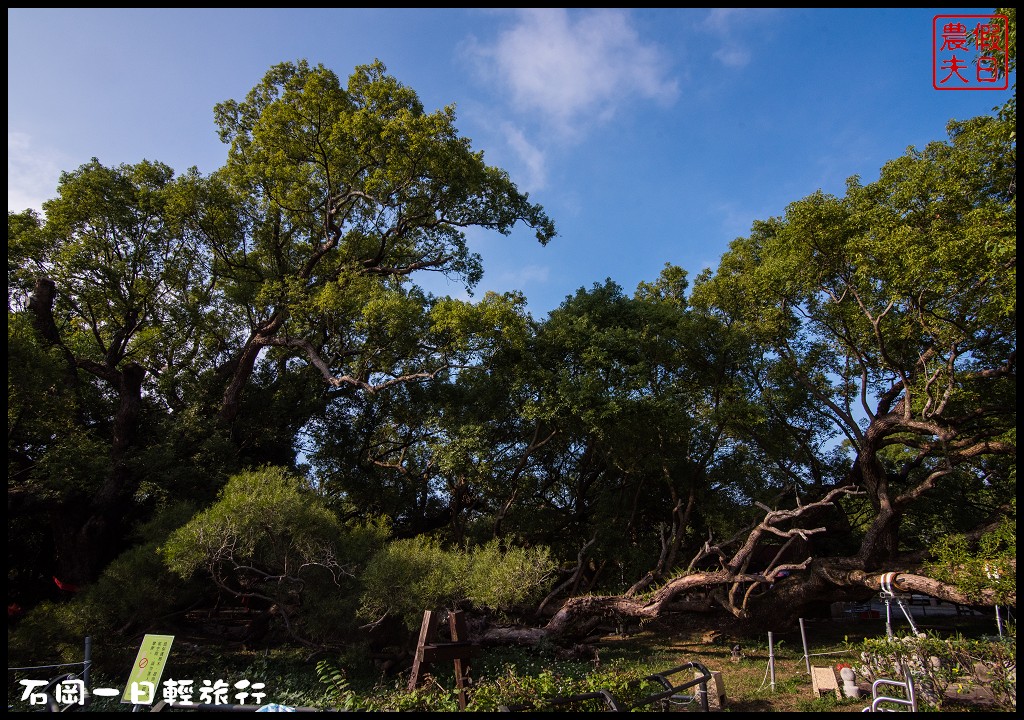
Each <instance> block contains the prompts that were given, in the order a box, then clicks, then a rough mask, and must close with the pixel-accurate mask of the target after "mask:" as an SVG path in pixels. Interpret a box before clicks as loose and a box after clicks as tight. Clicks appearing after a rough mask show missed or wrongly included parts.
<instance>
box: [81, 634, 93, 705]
mask: <svg viewBox="0 0 1024 720" xmlns="http://www.w3.org/2000/svg"><path fill="white" fill-rule="evenodd" d="M83 665H85V669H84V670H83V671H82V682H84V683H85V697H86V698H88V699H89V700H91V695H90V694H89V675H90V673H91V671H92V638H91V637H89V636H88V635H86V636H85V662H84V663H83Z"/></svg>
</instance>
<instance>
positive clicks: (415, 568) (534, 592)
mask: <svg viewBox="0 0 1024 720" xmlns="http://www.w3.org/2000/svg"><path fill="white" fill-rule="evenodd" d="M552 570H553V563H552V561H551V559H550V558H549V556H548V551H547V549H546V548H542V547H541V548H532V549H529V548H521V547H507V548H502V547H501V546H500V544H499V543H498V541H493V542H491V543H488V544H487V545H485V546H483V547H481V548H471V549H468V550H462V549H450V550H449V549H445V548H443V547H442V546H441V544H440V543H439V542H438V541H436V540H433V539H430V538H428V537H424V536H420V537H416V538H410V539H408V540H396V541H394V542H391V543H389V544H388V545H387V546H386V547H385V548H383V549H382V550H381V551H380V552H379V553H378V554H377V555H375V556H374V557H373V559H372V560H371V561H370V562H369V564H368V565H367V567H366V571H365V572H364V573H363V575H362V580H363V584H364V586H365V590H364V592H363V596H362V604H361V606H360V608H359V615H360V616H361V617H363V618H366V619H369V620H373V621H378V620H381V619H383V618H384V617H385V616H387V615H392V616H396V617H400V618H401V619H402V620H403V621H404V622H405V624H406V626H407V627H408V628H409V629H410V630H412V629H415V628H417V627H419V624H420V621H421V620H422V618H423V611H424V609H441V608H448V609H455V608H456V607H457V606H458V605H459V603H461V602H463V601H470V602H472V603H474V604H476V605H479V606H481V607H486V608H489V609H491V610H494V611H498V612H512V611H514V610H517V609H520V608H521V607H522V606H523V605H524V604H525V603H527V602H528V601H530V600H535V599H537V597H538V596H539V595H540V593H541V592H542V591H543V590H544V589H545V587H546V583H547V581H548V579H549V577H550V574H551V571H552ZM395 587H401V588H402V592H400V593H396V592H395V591H394V588H395Z"/></svg>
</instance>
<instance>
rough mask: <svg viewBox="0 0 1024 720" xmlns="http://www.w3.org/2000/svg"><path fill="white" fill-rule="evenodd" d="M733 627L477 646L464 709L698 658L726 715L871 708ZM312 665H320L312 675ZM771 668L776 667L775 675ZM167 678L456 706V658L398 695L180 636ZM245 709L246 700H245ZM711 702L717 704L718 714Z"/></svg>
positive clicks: (113, 703)
mask: <svg viewBox="0 0 1024 720" xmlns="http://www.w3.org/2000/svg"><path fill="white" fill-rule="evenodd" d="M712 622H714V623H715V624H717V626H718V627H717V628H714V630H715V632H714V633H712V635H713V637H711V636H709V633H708V627H709V623H712ZM954 622H956V620H955V619H954ZM989 624H990V623H989ZM734 625H735V623H733V622H730V621H729V620H728V619H724V618H719V619H718V620H717V621H712V620H710V619H709V618H708V617H706V616H692V615H691V616H683V615H680V616H668V617H665V618H661V619H659V620H656V621H654V622H651V623H648V624H647V625H645V626H644V627H642V628H638V629H637V630H636V631H634V632H632V633H630V634H627V635H617V634H609V635H604V636H602V637H600V639H599V640H598V641H597V642H596V644H595V645H594V646H593V647H596V649H597V655H596V657H593V656H589V657H578V658H572V657H566V656H565V653H564V651H563V650H562V649H560V648H556V647H554V646H551V645H547V644H542V645H540V646H538V647H535V648H516V647H505V648H485V649H484V650H483V652H482V653H481V655H480V656H478V657H477V658H474V659H473V660H472V662H471V676H472V678H473V680H474V688H473V690H472V693H471V695H470V703H469V705H468V706H467V708H466V709H467V710H470V711H473V710H476V711H493V710H497V709H498V708H499V706H501V705H508V706H515V705H517V704H519V705H520V706H523V707H524V709H525V706H526V705H533V706H540V708H539V709H544V707H545V706H546V707H547V708H549V709H550V708H551V704H550V701H551V699H552V698H555V697H562V698H565V697H570V696H578V695H591V696H592V695H594V694H596V693H597V692H599V691H601V690H607V691H609V692H611V694H612V696H613V697H614V698H616V699H617V700H618V701H619V702H620V703H622V704H624V705H626V706H627V707H636V706H637V704H638V703H641V702H642V700H643V698H646V697H649V696H650V695H652V694H654V693H658V692H663V691H664V688H663V687H662V686H660V685H659V684H657V683H656V682H654V681H651V680H648V679H645V678H646V677H647V676H649V675H651V674H655V673H665V672H667V671H668V670H670V669H673V668H677V667H679V666H681V665H684V664H686V663H699V664H701V665H703V666H705V667H707V668H708V669H710V670H712V671H718V672H720V673H721V675H722V680H723V682H724V686H725V688H724V689H725V693H726V697H727V700H726V704H725V707H724V708H721V709H722V710H724V711H726V712H860V711H862V709H863V708H864V707H865V706H867V705H869V704H870V690H869V687H870V686H869V685H868V684H867V683H866V682H864V681H863V679H862V678H858V680H860V681H861V682H859V683H858V684H859V685H860V687H861V688H862V690H863V696H862V697H861V698H860V699H846V698H842V699H837V698H836V697H835V695H834V694H826V695H824V696H822V697H815V696H814V691H813V688H812V683H811V679H810V676H809V674H808V672H807V663H806V661H805V659H804V650H803V645H802V641H801V636H800V632H799V628H790V629H787V630H783V631H780V632H778V633H774V632H773V634H772V646H771V647H769V644H768V634H767V632H764V633H757V634H746V635H743V634H739V633H737V632H733V631H731V630H730V628H731V627H733V626H734ZM806 628H807V640H808V644H809V652H810V653H811V654H812V657H811V664H812V665H815V666H826V667H831V666H835V664H836V663H838V662H848V663H850V664H851V665H853V666H855V667H856V665H857V663H858V662H859V657H858V651H857V644H858V643H859V642H860V640H861V639H863V638H865V637H878V636H880V635H884V632H885V628H884V624H883V622H880V621H878V620H875V621H861V622H857V621H848V622H843V623H839V622H826V621H822V622H810V621H808V622H807V623H806ZM954 629H955V630H958V631H960V632H962V633H964V634H965V635H968V634H970V633H971V632H972V631H974V630H973V629H972V628H971V627H970V626H969V625H967V624H966V623H965V621H964V620H963V619H960V620H959V625H958V626H957V627H956V628H953V627H950V628H948V629H947V630H948V631H949V632H952V631H953V630H954ZM937 631H942V629H941V628H939V629H938V630H937ZM976 632H977V633H978V634H982V633H990V632H991V628H989V627H988V624H986V625H985V626H984V627H979V628H977V629H976ZM95 642H96V641H95V640H94V644H95ZM735 644H739V645H740V647H741V650H742V657H741V659H739V660H737V661H734V660H733V659H732V657H731V654H732V653H731V648H732V647H733V645H735ZM137 648H138V645H135V646H134V647H129V646H125V647H124V648H122V649H120V651H119V652H116V653H110V652H108V653H107V654H108V655H115V656H118V657H121V658H126V660H125V661H124V663H120V664H125V663H128V664H130V663H131V661H132V659H133V658H134V657H135V651H136V650H137ZM318 660H324V661H325V662H323V663H322V664H321V665H320V667H319V672H318ZM770 665H773V667H774V677H773V675H772V673H771V672H770ZM117 666H118V663H111V662H109V661H108V662H106V663H105V664H104V665H103V666H102V667H100V666H98V667H97V668H96V670H95V672H94V674H93V682H92V686H93V687H104V686H109V687H123V681H124V678H125V677H127V674H128V670H129V669H130V668H129V667H128V666H126V667H124V668H123V670H122V669H119V668H118V667H117ZM326 671H332V672H326ZM690 672H691V671H690V670H687V671H683V672H681V673H679V674H678V675H674V676H672V677H671V678H670V679H671V681H672V682H673V683H674V684H676V685H678V684H682V683H684V682H685V681H687V680H688V679H689V678H690V677H691V676H690V675H689V673H690ZM330 677H333V680H331V679H329V678H330ZM169 678H173V679H183V678H190V679H192V680H193V681H194V685H195V687H196V688H197V689H198V688H199V687H200V686H201V685H202V681H203V680H209V681H211V682H213V681H215V680H218V679H222V680H224V681H226V682H227V683H228V684H229V686H230V685H233V684H234V683H236V682H239V681H240V680H243V679H247V680H249V681H251V682H262V683H264V684H265V686H266V687H265V691H266V693H267V695H266V698H265V699H263V700H262V702H264V703H267V702H276V703H280V704H283V705H290V706H305V707H315V708H338V707H342V706H345V705H346V704H347V705H348V706H349V708H350V709H362V710H369V711H383V710H405V711H411V710H415V711H434V712H438V711H453V710H458V709H459V704H458V699H457V695H456V691H455V680H454V673H453V670H452V663H450V662H446V663H437V664H435V665H433V666H430V667H429V668H428V673H427V674H426V676H425V677H424V682H423V683H421V686H420V688H418V689H417V690H416V691H415V692H412V693H410V692H408V691H407V689H406V684H407V682H408V668H407V667H406V668H404V669H403V671H402V672H398V673H395V674H387V673H385V672H382V671H381V670H379V669H377V667H376V666H374V665H373V663H372V662H370V661H368V660H366V659H365V658H364V657H363V656H361V655H360V654H359V653H358V652H355V651H353V652H351V653H349V654H347V655H331V656H327V657H325V658H322V657H321V658H314V657H311V656H310V652H309V650H308V649H303V648H295V647H287V646H277V647H268V648H264V649H262V650H253V649H248V650H247V649H243V648H240V647H238V646H234V647H232V646H227V645H225V644H224V643H210V644H204V643H196V642H190V641H188V640H187V639H184V638H181V639H178V640H176V641H175V644H174V646H173V647H172V650H171V657H170V661H169V663H168V666H167V668H166V670H165V672H164V674H163V680H165V681H166V680H167V679H169ZM773 680H774V682H773ZM9 681H10V678H9ZM22 690H23V688H21V687H17V688H16V689H11V687H10V682H9V703H8V705H9V709H11V710H16V711H17V710H29V709H38V708H30V707H28V705H27V703H19V702H18V699H19V698H20V695H21V692H22ZM235 692H237V691H236V690H234V689H231V691H230V693H231V694H234V693H235ZM686 692H687V693H692V692H693V691H692V690H690V691H686ZM198 699H199V698H198V694H197V696H195V697H193V701H197V700H198ZM968 700H969V699H967V698H965V700H964V702H950V703H948V704H945V705H944V706H943V708H942V709H943V711H957V712H963V711H992V709H993V708H991V707H990V706H989V707H986V706H985V705H984V704H983V703H979V702H977V698H973V700H970V701H968ZM231 702H234V700H231ZM249 702H250V704H251V703H252V700H251V699H250V700H249ZM714 705H715V704H713V709H718V708H715V707H714ZM129 709H130V706H128V705H121V704H120V703H119V702H117V699H116V698H115V699H101V698H97V699H96V701H95V702H94V703H93V705H92V707H91V708H90V710H97V711H99V710H102V711H127V710H129ZM559 709H572V710H582V711H602V710H607V709H609V708H608V706H607V702H606V701H605V700H603V699H602V698H600V697H598V698H596V699H589V700H586V701H582V700H581V701H579V702H577V703H574V704H573V705H572V706H571V707H570V706H562V707H559ZM642 709H648V710H657V709H659V708H658V707H657V706H647V707H644V708H642ZM670 709H672V710H682V711H687V710H695V709H698V706H697V704H696V703H690V704H687V705H676V704H673V705H671V706H670Z"/></svg>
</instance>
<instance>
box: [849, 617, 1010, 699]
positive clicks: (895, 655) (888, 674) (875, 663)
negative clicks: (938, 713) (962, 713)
mask: <svg viewBox="0 0 1024 720" xmlns="http://www.w3.org/2000/svg"><path fill="white" fill-rule="evenodd" d="M1016 645H1017V643H1016V638H1015V637H1007V638H994V639H987V640H974V639H965V638H963V637H960V636H957V637H954V638H946V639H943V638H937V637H930V636H926V635H919V636H917V637H913V636H909V637H903V638H878V639H868V640H865V641H864V645H863V651H862V652H861V660H862V661H863V663H864V664H863V666H862V667H861V668H859V672H860V673H861V674H862V675H863V676H864V677H866V678H867V679H868V680H870V681H872V682H873V681H875V680H877V679H880V678H888V679H891V680H897V681H902V680H903V678H904V671H903V668H906V670H907V672H908V673H909V674H910V676H911V677H912V678H913V681H914V687H915V688H916V689H917V693H918V697H919V699H920V700H921V701H922V702H923V703H925V704H927V705H930V706H932V707H935V708H941V707H942V704H943V702H944V699H945V695H946V692H947V691H948V690H949V689H950V688H952V687H955V688H956V689H957V690H963V689H964V688H966V687H978V688H982V689H984V690H986V691H987V692H989V693H990V694H991V699H992V701H993V702H994V703H995V704H996V705H997V706H998V707H999V708H1001V709H1003V710H1012V709H1014V708H1016V706H1017V660H1016Z"/></svg>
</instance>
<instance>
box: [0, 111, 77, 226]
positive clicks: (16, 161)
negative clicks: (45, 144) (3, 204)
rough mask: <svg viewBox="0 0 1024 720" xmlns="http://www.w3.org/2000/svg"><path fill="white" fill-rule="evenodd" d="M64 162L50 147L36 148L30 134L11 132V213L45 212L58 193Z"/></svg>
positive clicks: (9, 171) (8, 169) (9, 188)
mask: <svg viewBox="0 0 1024 720" xmlns="http://www.w3.org/2000/svg"><path fill="white" fill-rule="evenodd" d="M62 164H63V163H62V161H61V158H60V156H59V155H58V154H57V153H55V152H53V151H52V150H48V149H47V148H39V147H34V146H33V144H32V138H31V136H29V135H28V134H26V133H21V132H12V131H10V130H8V131H7V210H8V211H13V212H21V211H23V210H25V209H27V208H33V209H35V210H37V211H40V212H41V210H42V206H43V201H45V200H49V199H50V198H52V197H54V196H56V194H57V182H58V180H59V179H60V173H61V167H62Z"/></svg>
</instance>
